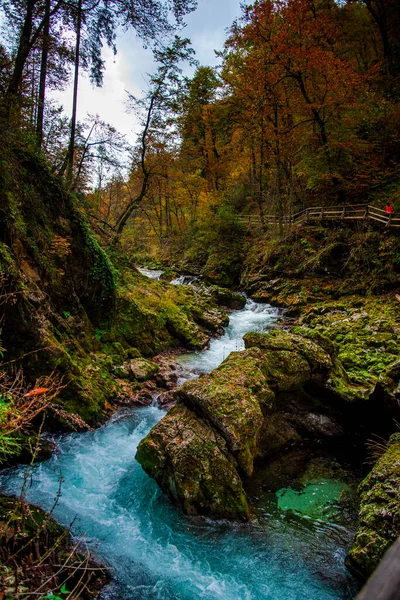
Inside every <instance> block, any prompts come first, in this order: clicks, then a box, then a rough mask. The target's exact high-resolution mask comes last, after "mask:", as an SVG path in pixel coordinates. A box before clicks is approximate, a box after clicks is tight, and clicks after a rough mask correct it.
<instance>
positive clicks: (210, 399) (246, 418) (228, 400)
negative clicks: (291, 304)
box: [177, 349, 274, 475]
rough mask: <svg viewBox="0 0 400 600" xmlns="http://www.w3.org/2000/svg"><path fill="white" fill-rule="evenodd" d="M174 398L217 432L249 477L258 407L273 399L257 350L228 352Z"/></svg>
mask: <svg viewBox="0 0 400 600" xmlns="http://www.w3.org/2000/svg"><path fill="white" fill-rule="evenodd" d="M177 397H178V398H179V400H180V401H182V402H184V404H185V405H186V406H189V407H190V408H192V409H193V410H194V411H195V412H196V413H197V414H200V415H201V416H203V417H204V418H205V419H206V420H207V421H208V422H209V423H210V424H211V425H212V427H213V428H214V429H215V430H216V431H218V432H219V433H221V435H222V436H223V437H224V439H225V440H226V442H227V444H228V448H229V450H230V452H231V453H232V454H233V456H235V458H236V459H237V461H238V465H239V467H240V468H241V469H242V470H243V472H244V473H245V474H246V475H251V473H252V471H253V461H254V457H255V455H256V454H257V439H258V433H259V430H260V428H261V426H262V422H263V412H262V405H265V406H266V407H267V406H270V404H271V402H272V401H273V399H274V393H273V392H272V391H271V390H270V389H269V387H268V385H267V383H266V380H265V377H264V375H263V373H262V371H261V370H260V352H259V350H255V349H254V350H248V351H246V352H233V353H231V354H230V356H229V358H228V359H227V360H225V361H224V362H223V363H222V365H220V367H218V369H215V370H214V371H212V373H210V374H209V375H205V376H203V377H200V379H198V380H196V381H191V382H188V383H186V384H185V385H184V386H183V387H182V388H181V389H180V390H178V392H177Z"/></svg>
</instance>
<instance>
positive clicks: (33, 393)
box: [24, 388, 50, 398]
mask: <svg viewBox="0 0 400 600" xmlns="http://www.w3.org/2000/svg"><path fill="white" fill-rule="evenodd" d="M49 391H50V388H34V389H33V390H31V391H30V392H28V393H27V394H25V395H24V398H32V397H33V396H41V395H42V394H47V392H49Z"/></svg>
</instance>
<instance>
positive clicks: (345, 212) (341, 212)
mask: <svg viewBox="0 0 400 600" xmlns="http://www.w3.org/2000/svg"><path fill="white" fill-rule="evenodd" d="M322 220H323V221H343V220H349V221H356V220H360V221H375V222H378V223H381V224H382V225H384V226H385V227H400V217H396V216H394V215H393V213H387V212H386V211H385V210H382V209H381V208H376V206H371V205H370V204H346V205H344V206H312V207H310V208H305V209H304V210H301V211H300V212H298V213H295V214H294V215H292V216H287V215H286V216H282V215H281V216H280V215H264V216H263V217H262V218H261V216H260V215H241V216H240V217H238V221H239V222H240V223H244V224H246V223H247V224H249V225H259V224H264V225H279V224H281V225H285V224H289V223H307V222H309V221H322Z"/></svg>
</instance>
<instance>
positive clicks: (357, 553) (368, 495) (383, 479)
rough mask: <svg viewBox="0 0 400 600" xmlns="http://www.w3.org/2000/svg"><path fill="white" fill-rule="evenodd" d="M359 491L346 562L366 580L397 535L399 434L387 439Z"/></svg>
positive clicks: (399, 462) (399, 509)
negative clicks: (357, 520)
mask: <svg viewBox="0 0 400 600" xmlns="http://www.w3.org/2000/svg"><path fill="white" fill-rule="evenodd" d="M359 492H360V495H361V511H360V515H359V518H360V528H359V530H358V532H357V534H356V537H355V540H354V543H353V546H352V548H351V550H350V552H349V554H348V556H347V561H346V562H347V565H348V566H349V567H350V568H351V569H352V570H353V571H355V572H356V573H357V574H358V575H360V576H362V577H363V578H365V579H366V578H367V577H369V576H370V575H371V574H372V572H373V571H374V570H375V568H376V567H377V566H378V563H379V562H380V560H381V559H382V557H383V555H384V553H385V552H386V550H387V549H388V548H389V546H390V545H391V544H392V543H393V542H394V541H395V540H396V539H397V537H398V536H399V535H400V519H399V515H400V434H395V435H393V436H392V437H391V438H390V441H389V444H388V448H387V451H386V452H385V454H383V456H382V457H381V458H380V459H379V460H378V462H377V463H376V465H375V466H374V468H373V469H372V471H371V473H370V474H369V475H368V476H367V478H366V479H365V480H364V481H363V482H362V483H361V485H360V487H359Z"/></svg>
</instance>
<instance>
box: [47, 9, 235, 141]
mask: <svg viewBox="0 0 400 600" xmlns="http://www.w3.org/2000/svg"><path fill="white" fill-rule="evenodd" d="M240 14H241V9H240V0H198V7H197V10H196V11H195V12H193V13H190V14H189V15H187V17H186V19H185V21H186V23H187V27H186V28H185V29H184V31H183V32H182V33H181V36H182V37H188V38H189V39H190V40H191V42H192V46H193V48H194V49H195V51H196V58H197V60H198V61H199V62H200V64H201V65H208V66H215V65H217V64H218V58H217V57H216V56H215V53H214V50H222V48H223V44H224V41H225V39H226V37H227V34H226V30H227V28H229V27H230V26H231V25H232V23H233V21H234V20H235V19H236V18H237V17H239V16H240ZM117 48H118V53H117V55H116V56H115V57H114V56H113V54H112V52H111V50H109V49H108V48H105V49H104V55H103V58H105V60H106V72H105V76H104V84H103V87H102V88H95V87H93V86H92V85H91V83H90V82H89V79H88V77H87V76H86V75H85V74H83V75H82V76H81V78H80V80H79V97H78V118H79V119H80V120H83V119H84V118H85V116H86V114H88V113H89V114H99V115H100V117H101V119H103V120H104V121H106V122H107V123H110V124H111V125H113V126H114V127H115V128H116V129H117V130H118V131H119V132H121V133H123V134H125V135H126V138H127V140H128V141H129V142H131V143H133V142H134V141H135V138H136V134H137V132H138V124H137V122H136V120H135V117H134V115H133V114H127V112H126V108H127V106H126V104H127V103H126V101H127V91H128V92H129V93H131V94H133V95H134V96H140V95H141V93H142V91H143V90H145V89H146V88H147V77H146V74H147V73H151V72H153V71H154V70H155V67H154V65H153V62H152V57H151V51H149V50H144V49H143V47H142V45H141V42H140V40H138V38H137V37H136V36H135V34H134V32H133V31H130V32H126V33H122V34H121V35H119V36H118V39H117ZM192 72H193V70H190V69H189V70H187V71H186V72H185V74H187V75H191V74H192ZM52 96H53V98H54V99H56V100H58V101H59V102H60V103H61V104H62V105H63V106H64V109H65V111H66V113H67V114H68V115H69V114H70V113H71V106H72V88H71V87H69V88H68V89H67V90H64V91H63V92H54V93H53V94H52Z"/></svg>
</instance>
